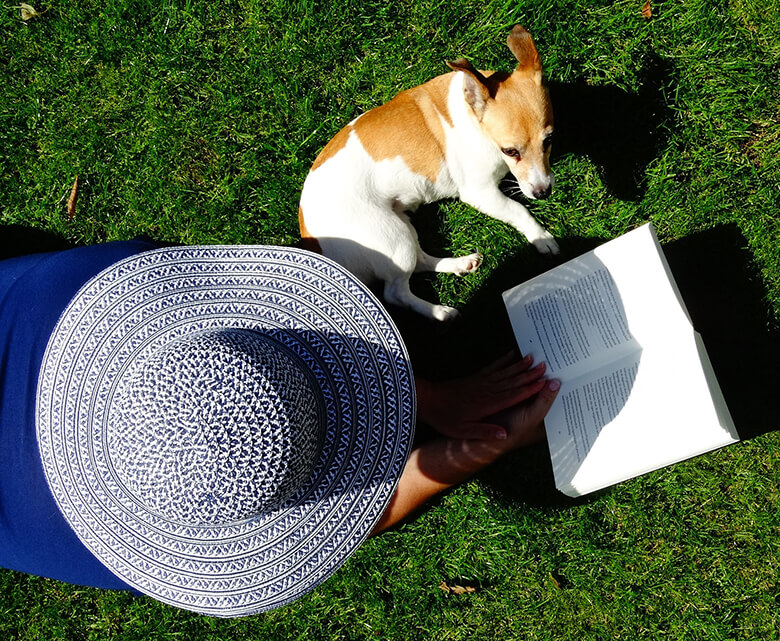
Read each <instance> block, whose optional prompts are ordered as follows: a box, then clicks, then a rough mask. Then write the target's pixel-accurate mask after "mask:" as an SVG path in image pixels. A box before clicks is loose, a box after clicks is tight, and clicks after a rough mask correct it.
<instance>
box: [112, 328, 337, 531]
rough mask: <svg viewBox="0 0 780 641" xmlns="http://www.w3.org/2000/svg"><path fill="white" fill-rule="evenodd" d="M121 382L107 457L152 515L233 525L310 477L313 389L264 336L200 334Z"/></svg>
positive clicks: (294, 362) (315, 434)
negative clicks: (122, 383) (108, 455)
mask: <svg viewBox="0 0 780 641" xmlns="http://www.w3.org/2000/svg"><path fill="white" fill-rule="evenodd" d="M124 380H125V381H126V383H125V384H124V385H121V386H120V388H119V389H118V390H117V395H116V402H115V404H114V407H115V411H116V414H115V415H114V416H113V420H111V421H110V428H109V431H108V435H107V438H108V451H109V453H110V458H111V462H112V465H113V467H114V469H115V470H116V473H117V478H118V479H119V480H120V481H121V482H122V483H123V484H124V485H125V487H126V488H127V489H128V490H129V492H130V493H131V494H132V495H133V496H134V497H135V499H136V500H138V501H140V502H141V503H142V504H143V505H144V506H145V507H146V508H147V509H149V510H150V511H152V512H153V513H156V514H157V515H158V516H161V517H163V518H165V519H169V520H172V521H175V522H178V523H183V524H187V525H216V524H225V523H230V522H234V521H239V520H242V519H246V518H250V517H252V516H254V515H256V514H261V513H264V512H267V511H269V510H272V509H275V508H278V507H279V506H280V505H282V504H283V503H284V502H285V501H286V500H287V499H288V498H290V497H291V496H292V495H293V494H295V493H296V491H298V490H299V489H301V488H302V487H303V486H304V484H305V483H306V482H307V481H308V479H309V478H310V477H311V474H312V471H313V468H314V465H315V462H316V460H317V457H318V455H319V452H320V447H321V433H320V431H321V427H320V425H321V413H322V401H321V398H320V393H319V390H318V389H317V385H316V383H315V382H314V380H313V377H312V376H311V373H310V372H309V371H308V368H307V367H306V365H305V364H304V363H303V361H302V360H301V359H300V358H299V357H298V356H296V355H295V354H293V353H292V352H291V351H290V350H289V349H287V348H286V347H284V346H283V345H281V344H280V343H278V342H277V341H275V340H273V339H271V338H270V337H268V336H265V335H261V334H259V333H257V332H254V331H250V330H244V329H220V330H214V331H207V332H202V333H199V334H196V335H194V336H190V337H187V338H182V339H179V340H177V341H174V342H173V343H172V344H171V345H169V346H168V347H166V348H164V349H161V350H159V352H158V353H156V354H154V355H153V356H152V357H151V358H149V359H147V360H146V361H145V362H144V363H143V365H141V366H139V367H138V368H137V369H136V370H135V371H133V372H131V373H130V375H129V376H127V377H124Z"/></svg>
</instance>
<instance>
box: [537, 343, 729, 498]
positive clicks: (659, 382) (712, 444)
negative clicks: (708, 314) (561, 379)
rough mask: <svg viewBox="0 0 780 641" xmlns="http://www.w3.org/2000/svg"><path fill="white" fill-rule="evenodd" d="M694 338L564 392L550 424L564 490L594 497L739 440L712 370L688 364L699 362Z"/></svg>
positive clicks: (622, 364) (598, 374) (627, 361)
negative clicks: (714, 388)
mask: <svg viewBox="0 0 780 641" xmlns="http://www.w3.org/2000/svg"><path fill="white" fill-rule="evenodd" d="M694 334H695V333H694V332H692V331H691V332H690V333H688V334H686V333H682V332H680V333H678V335H671V336H667V337H666V338H667V341H668V345H669V349H668V351H665V352H663V353H661V352H655V353H648V352H642V353H641V355H639V357H636V358H635V357H634V355H631V356H629V357H626V358H624V359H621V360H619V361H618V362H617V363H614V364H613V365H612V366H611V367H605V368H603V370H601V371H599V372H596V373H594V375H592V376H586V377H582V378H580V379H575V380H572V381H570V382H569V383H568V384H566V385H564V386H563V387H562V388H561V392H560V393H559V396H558V399H557V400H556V403H555V405H554V406H553V408H552V409H551V410H550V413H549V414H548V416H547V419H546V420H545V424H546V426H547V437H548V441H549V444H550V452H551V456H552V457H553V469H554V473H555V480H556V485H557V486H558V487H559V488H560V489H561V490H562V491H564V492H565V493H567V494H570V495H572V496H577V495H580V494H585V493H587V492H592V491H594V490H597V489H600V488H602V487H606V486H608V485H612V484H614V483H619V482H620V481H624V480H626V479H628V478H632V477H634V476H638V475H640V474H644V473H645V472H649V471H651V470H655V469H658V468H660V467H663V466H665V465H670V464H672V463H676V462H678V461H681V460H683V459H686V458H690V457H692V456H695V455H697V454H701V453H703V452H708V451H710V450H713V449H715V448H718V447H722V446H724V445H727V444H729V443H734V442H736V441H737V440H739V439H738V436H737V433H736V430H735V429H734V426H733V423H732V422H731V419H730V416H729V415H728V412H727V410H726V408H725V402H723V404H722V405H721V401H722V399H719V400H718V401H717V402H713V400H712V394H711V389H710V380H708V377H707V375H706V374H705V370H704V369H703V368H701V367H699V368H694V367H685V366H681V364H684V363H691V362H698V360H699V352H698V349H699V347H698V344H697V340H696V337H695V335H694ZM724 410H726V411H725V414H724Z"/></svg>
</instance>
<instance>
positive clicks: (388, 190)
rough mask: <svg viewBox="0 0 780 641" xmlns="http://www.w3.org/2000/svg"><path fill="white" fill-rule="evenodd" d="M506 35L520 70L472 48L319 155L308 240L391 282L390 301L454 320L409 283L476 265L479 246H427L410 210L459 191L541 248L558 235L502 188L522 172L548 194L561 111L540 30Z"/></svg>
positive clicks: (524, 180) (522, 182)
mask: <svg viewBox="0 0 780 641" xmlns="http://www.w3.org/2000/svg"><path fill="white" fill-rule="evenodd" d="M507 45H508V47H509V49H510V51H511V52H512V53H513V54H514V56H515V58H516V59H517V63H518V64H517V68H516V69H515V70H514V71H513V72H512V73H504V72H491V71H485V72H482V71H478V70H477V69H475V68H474V67H473V66H472V65H471V63H470V62H468V61H467V60H466V59H464V58H461V59H459V60H457V61H455V62H447V65H448V66H449V67H450V69H452V71H451V72H449V73H447V74H444V75H441V76H438V77H436V78H434V79H433V80H430V81H428V82H426V83H425V84H422V85H420V86H418V87H415V88H413V89H408V90H406V91H403V92H401V93H400V94H398V95H397V96H396V97H395V98H393V99H392V100H390V102H388V103H386V104H384V105H382V106H379V107H376V108H375V109H372V110H370V111H368V112H366V113H364V114H362V115H360V116H358V117H357V118H356V119H355V120H353V121H352V122H351V123H349V124H348V125H347V126H346V127H345V128H344V129H342V130H341V131H340V132H339V133H338V134H336V136H335V137H334V138H333V139H332V140H331V141H330V142H329V143H328V144H327V145H326V146H325V148H324V149H323V150H322V151H321V152H320V154H319V156H318V157H317V158H316V160H315V161H314V164H313V165H312V168H311V170H310V171H309V174H308V175H307V177H306V180H305V182H304V185H303V189H302V192H301V200H300V206H299V208H298V219H299V224H300V231H301V238H302V246H303V247H305V248H308V249H311V250H313V251H317V252H321V253H323V254H324V255H325V256H328V257H329V258H332V259H334V260H335V261H337V262H339V263H341V264H342V265H343V266H344V267H346V268H347V269H348V270H350V271H351V272H353V273H354V274H355V276H357V277H358V278H359V279H361V280H362V281H363V282H365V283H367V284H371V283H372V282H373V281H376V280H379V281H383V282H384V298H385V301H386V302H387V303H390V304H393V305H400V306H403V307H409V308H411V309H413V310H415V311H416V312H419V313H420V314H423V315H424V316H427V317H429V318H433V319H437V320H449V319H452V318H455V317H456V316H457V315H458V312H457V310H455V309H454V308H452V307H447V306H445V305H435V304H433V303H430V302H428V301H425V300H423V299H421V298H419V297H418V296H416V295H414V294H413V293H412V292H411V290H410V288H409V278H410V276H411V275H412V273H413V272H422V271H439V272H449V273H454V274H459V275H463V274H467V273H469V272H473V271H474V270H476V269H477V268H478V267H479V265H480V263H481V261H482V256H481V255H480V254H478V253H474V254H470V255H468V256H460V257H457V258H436V257H434V256H430V255H429V254H427V253H425V252H424V251H423V250H422V249H421V248H420V244H419V241H418V238H417V232H416V230H415V229H414V227H413V226H412V224H411V222H410V219H409V216H408V214H407V213H408V212H413V211H414V210H415V209H416V208H417V207H418V206H419V205H421V204H423V203H430V202H434V201H437V200H441V199H444V198H454V197H458V198H460V200H462V201H463V202H465V203H467V204H469V205H471V206H472V207H474V208H476V209H478V210H480V211H482V212H483V213H485V214H487V215H488V216H492V217H493V218H496V219H498V220H501V221H503V222H505V223H508V224H510V225H512V226H513V227H515V228H516V229H517V230H518V231H520V232H521V233H523V234H524V235H525V236H526V238H527V239H528V240H529V241H530V242H531V243H533V244H534V246H535V247H536V248H537V249H538V250H539V251H540V252H542V253H548V254H557V253H558V251H559V249H558V244H557V243H556V242H555V240H554V239H553V237H552V236H551V235H550V233H549V232H548V231H547V230H545V229H544V227H542V226H541V225H540V224H539V223H538V222H537V221H536V220H535V219H534V218H533V217H532V216H531V214H530V213H529V212H528V210H527V209H526V208H525V207H524V206H523V205H522V204H520V203H519V202H517V201H516V200H513V199H512V198H509V197H507V196H506V195H504V193H503V192H502V191H501V190H500V189H499V186H498V185H499V183H500V181H501V180H502V178H503V177H504V176H505V175H506V174H507V170H509V172H511V173H512V174H513V175H514V177H515V179H516V180H517V184H518V187H519V189H520V191H521V192H522V193H523V194H524V195H525V197H526V198H528V199H531V200H534V199H540V198H547V197H548V196H549V195H550V192H551V190H552V188H553V184H554V175H553V173H552V171H551V170H550V146H551V142H552V134H553V112H552V106H551V103H550V97H549V93H548V91H547V88H546V86H545V85H544V83H543V81H542V65H541V61H540V59H539V53H538V51H537V49H536V45H535V44H534V41H533V38H532V37H531V34H529V33H528V31H526V29H525V28H523V27H522V26H520V25H517V26H515V27H514V29H513V30H512V32H511V33H510V34H509V36H508V38H507Z"/></svg>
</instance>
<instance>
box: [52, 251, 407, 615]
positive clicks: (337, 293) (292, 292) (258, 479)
mask: <svg viewBox="0 0 780 641" xmlns="http://www.w3.org/2000/svg"><path fill="white" fill-rule="evenodd" d="M415 409H416V406H415V395H414V382H413V378H412V372H411V367H410V365H409V359H408V355H407V352H406V349H405V347H404V345H403V342H402V341H401V338H400V336H399V334H398V332H397V330H396V328H395V326H394V325H393V323H392V321H391V320H390V318H389V317H388V315H387V313H386V312H385V311H384V309H383V308H382V306H381V305H380V304H379V303H378V302H377V300H376V299H375V298H374V296H373V295H372V294H371V293H370V292H369V291H368V290H366V288H365V287H364V286H363V285H361V284H360V283H359V282H358V281H356V280H355V278H354V277H352V276H351V275H350V274H349V273H348V272H346V271H345V270H344V269H342V268H341V267H340V266H338V265H336V264H335V263H333V262H332V261H329V260H327V259H325V258H322V257H320V256H317V255H315V254H311V253H309V252H304V251H300V250H295V249H290V248H278V247H276V248H273V247H234V246H218V247H181V248H170V249H160V250H154V251H150V252H146V253H143V254H139V255H137V256H134V257H131V258H129V259H126V260H124V261H121V262H119V263H117V264H115V265H113V266H112V267H110V268H108V269H107V270H105V271H104V272H102V273H101V274H99V275H98V276H97V277H95V278H94V279H93V280H92V281H90V282H89V283H87V284H86V285H85V286H84V287H83V288H82V289H81V291H80V292H79V293H78V294H77V295H76V297H75V298H74V299H73V301H71V303H70V305H69V306H68V308H67V309H66V311H65V312H64V313H63V315H62V317H61V318H60V320H59V322H58V324H57V327H56V328H55V330H54V333H53V334H52V337H51V339H50V341H49V345H48V349H47V351H46V354H45V357H44V361H43V366H42V369H41V375H40V380H39V386H38V406H37V420H38V440H39V447H40V451H41V457H42V460H43V466H44V470H45V473H46V477H47V480H48V482H49V486H50V488H51V491H52V493H53V495H54V498H55V500H56V502H57V504H58V505H59V507H60V509H61V511H62V513H63V514H64V516H65V518H66V519H67V521H68V522H69V523H70V525H71V526H72V527H73V529H74V530H75V532H76V534H77V535H78V537H79V538H80V539H81V541H82V542H83V543H84V544H85V545H86V546H87V548H89V549H90V550H91V551H92V553H93V554H94V555H95V556H96V557H97V558H98V559H100V561H101V562H102V563H103V564H105V565H106V566H107V567H108V568H109V569H110V570H112V571H113V572H114V573H115V574H116V575H117V576H119V577H120V578H121V579H123V580H124V581H125V582H126V583H128V584H129V585H131V586H133V587H135V588H137V589H138V590H140V591H141V592H143V593H145V594H148V595H150V596H152V597H154V598H156V599H159V600H160V601H164V602H166V603H170V604H172V605H175V606H178V607H181V608H185V609H188V610H193V611H196V612H200V613H204V614H210V615H216V616H226V617H230V616H243V615H248V614H254V613H257V612H262V611H265V610H269V609H272V608H275V607H278V606H281V605H284V604H286V603H289V602H290V601H292V600H294V599H296V598H298V597H300V596H302V595H303V594H305V593H307V592H309V591H310V590H312V589H313V588H314V587H316V586H317V585H318V584H320V583H321V582H322V581H324V580H325V579H326V578H328V577H329V576H330V575H331V574H333V572H335V571H336V570H337V569H338V568H339V567H340V566H341V565H342V564H343V563H344V562H345V561H346V559H347V558H348V557H349V556H350V554H352V553H353V552H354V551H355V549H356V548H357V547H358V546H359V545H360V544H361V543H362V542H363V541H364V540H365V538H366V537H367V536H368V534H369V533H370V532H371V530H372V529H373V527H374V525H375V524H376V522H377V521H378V519H379V518H380V516H381V515H382V513H383V512H384V510H385V508H386V506H387V504H388V503H389V501H390V499H391V497H392V495H393V492H394V491H395V487H396V484H397V482H398V479H399V478H400V475H401V472H402V470H403V467H404V464H405V462H406V458H407V456H408V453H409V449H410V444H411V439H412V435H413V426H414V420H415Z"/></svg>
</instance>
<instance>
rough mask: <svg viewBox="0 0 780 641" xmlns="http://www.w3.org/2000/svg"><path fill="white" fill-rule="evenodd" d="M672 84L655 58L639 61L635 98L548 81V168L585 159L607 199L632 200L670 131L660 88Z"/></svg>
mask: <svg viewBox="0 0 780 641" xmlns="http://www.w3.org/2000/svg"><path fill="white" fill-rule="evenodd" d="M674 83H675V69H674V67H673V65H672V64H671V63H669V62H668V61H666V60H663V59H662V58H660V57H659V56H657V55H655V54H648V56H647V57H646V58H645V60H644V61H643V65H642V69H641V74H640V78H639V83H638V84H639V90H638V91H637V92H635V93H632V92H628V91H625V90H623V89H620V88H618V87H614V86H593V85H589V84H587V83H586V82H585V81H578V82H573V83H563V82H557V81H550V82H549V83H548V86H549V90H550V98H551V100H552V104H553V113H554V114H555V137H554V142H553V147H552V162H553V164H554V163H555V161H556V160H558V159H560V158H562V157H564V156H567V155H569V154H573V155H577V156H584V157H587V158H589V159H590V160H591V161H592V162H593V163H594V164H595V165H596V167H597V168H598V170H599V173H600V175H601V179H602V181H603V183H604V187H605V188H606V189H607V190H608V191H609V192H610V193H612V194H613V195H614V196H615V197H617V198H619V199H621V200H638V199H639V198H640V197H641V196H642V194H643V193H644V189H645V186H646V184H645V175H646V169H647V166H648V165H649V163H650V162H651V161H652V160H654V159H655V158H657V157H658V155H659V153H660V151H661V150H662V149H663V148H664V146H665V145H666V140H667V138H668V134H669V132H670V130H671V128H672V126H673V125H672V123H673V119H672V112H671V109H670V108H669V106H668V105H667V104H666V99H665V95H664V88H665V87H668V86H669V85H670V84H671V85H673V84H674Z"/></svg>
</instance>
